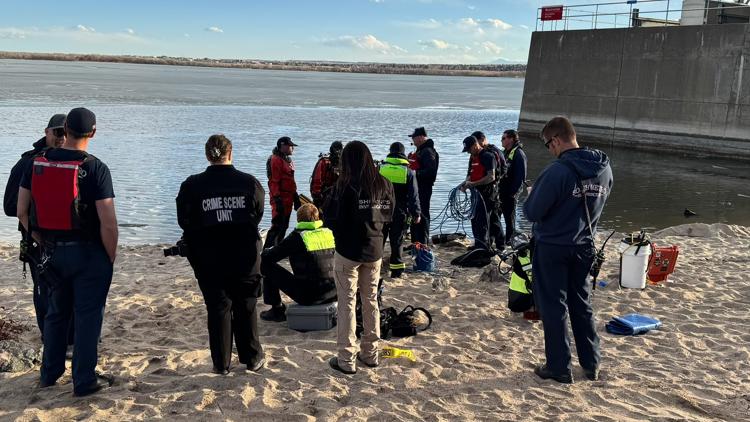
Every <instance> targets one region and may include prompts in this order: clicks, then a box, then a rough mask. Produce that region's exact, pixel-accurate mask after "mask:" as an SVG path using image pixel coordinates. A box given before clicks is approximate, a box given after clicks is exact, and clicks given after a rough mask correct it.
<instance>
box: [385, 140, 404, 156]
mask: <svg viewBox="0 0 750 422" xmlns="http://www.w3.org/2000/svg"><path fill="white" fill-rule="evenodd" d="M388 150H389V151H390V153H391V154H402V155H403V154H406V147H404V144H402V143H401V142H394V143H392V144H391V146H390V148H389V149H388Z"/></svg>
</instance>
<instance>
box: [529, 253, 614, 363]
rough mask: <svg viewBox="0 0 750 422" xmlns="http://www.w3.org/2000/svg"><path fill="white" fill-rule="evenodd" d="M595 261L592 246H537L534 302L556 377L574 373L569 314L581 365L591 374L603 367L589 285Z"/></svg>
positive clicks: (549, 361) (534, 259)
mask: <svg viewBox="0 0 750 422" xmlns="http://www.w3.org/2000/svg"><path fill="white" fill-rule="evenodd" d="M593 260H594V254H593V252H592V250H591V246H589V245H581V246H558V245H550V244H546V243H542V242H537V243H536V245H535V249H534V254H533V258H532V271H533V276H534V302H535V303H536V305H537V307H538V309H539V313H540V314H541V317H542V323H543V328H544V353H545V355H546V357H547V367H548V368H549V370H550V371H552V372H553V373H555V374H569V373H570V372H571V364H570V338H569V336H568V327H567V325H568V324H567V322H568V321H567V319H568V314H569V315H570V325H571V328H572V329H573V337H574V338H575V342H576V350H577V351H578V362H579V363H580V364H581V367H583V368H584V369H588V370H593V369H595V368H598V367H599V361H600V355H599V336H598V335H597V334H596V328H595V325H594V312H593V310H592V308H591V284H590V283H588V282H587V281H586V276H587V275H588V273H589V269H590V268H591V263H592V262H593Z"/></svg>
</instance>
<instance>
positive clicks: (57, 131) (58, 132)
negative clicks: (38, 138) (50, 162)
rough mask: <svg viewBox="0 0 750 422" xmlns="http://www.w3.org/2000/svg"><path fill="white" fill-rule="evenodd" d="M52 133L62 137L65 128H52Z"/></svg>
mask: <svg viewBox="0 0 750 422" xmlns="http://www.w3.org/2000/svg"><path fill="white" fill-rule="evenodd" d="M52 133H54V134H55V136H57V137H58V138H62V137H63V136H65V129H63V128H57V129H52Z"/></svg>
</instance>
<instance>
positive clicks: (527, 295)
mask: <svg viewBox="0 0 750 422" xmlns="http://www.w3.org/2000/svg"><path fill="white" fill-rule="evenodd" d="M531 254H532V246H531V245H526V246H524V247H523V248H521V249H519V250H518V251H517V252H516V254H515V256H514V258H513V269H512V271H511V276H510V286H509V287H508V309H510V311H511V312H523V313H524V318H526V319H533V320H536V319H538V316H537V315H536V310H535V308H534V296H533V294H532V282H533V277H532V272H531Z"/></svg>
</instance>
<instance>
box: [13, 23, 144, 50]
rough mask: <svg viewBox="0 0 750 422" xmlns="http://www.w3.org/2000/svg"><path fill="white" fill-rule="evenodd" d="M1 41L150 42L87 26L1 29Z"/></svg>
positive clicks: (131, 35)
mask: <svg viewBox="0 0 750 422" xmlns="http://www.w3.org/2000/svg"><path fill="white" fill-rule="evenodd" d="M0 39H50V40H60V41H63V40H65V41H74V42H78V43H84V44H91V45H103V46H109V45H112V44H113V43H114V44H118V45H127V44H133V43H135V44H148V43H149V41H148V40H146V39H144V38H142V37H139V36H138V35H136V34H135V33H130V32H127V31H118V32H97V31H96V30H95V29H94V28H92V27H90V26H86V25H76V26H74V27H51V28H37V27H29V28H15V27H5V28H0Z"/></svg>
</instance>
